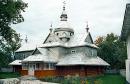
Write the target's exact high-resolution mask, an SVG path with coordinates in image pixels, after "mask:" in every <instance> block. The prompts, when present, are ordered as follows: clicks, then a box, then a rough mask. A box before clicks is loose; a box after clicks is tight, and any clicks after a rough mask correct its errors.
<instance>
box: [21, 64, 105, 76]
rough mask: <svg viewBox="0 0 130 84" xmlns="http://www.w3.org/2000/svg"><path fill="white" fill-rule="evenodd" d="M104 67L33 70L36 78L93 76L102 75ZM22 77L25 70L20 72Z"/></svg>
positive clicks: (66, 67) (26, 73)
mask: <svg viewBox="0 0 130 84" xmlns="http://www.w3.org/2000/svg"><path fill="white" fill-rule="evenodd" d="M103 70H104V67H100V66H65V67H63V66H62V67H56V70H35V74H34V75H35V76H36V77H38V78H41V77H46V76H67V75H71V76H76V75H79V76H81V77H83V76H95V75H99V74H103ZM21 74H22V75H28V71H27V70H22V71H21Z"/></svg>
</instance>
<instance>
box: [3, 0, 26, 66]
mask: <svg viewBox="0 0 130 84" xmlns="http://www.w3.org/2000/svg"><path fill="white" fill-rule="evenodd" d="M26 7H27V4H26V3H24V2H23V1H22V0H0V66H1V65H5V64H8V63H9V60H11V55H12V54H13V53H14V51H15V50H16V49H18V48H19V47H20V37H19V35H18V34H17V33H16V31H15V30H14V29H12V28H11V24H18V23H20V22H23V21H24V18H23V17H22V15H21V12H24V9H25V8H26ZM2 60H6V61H2Z"/></svg>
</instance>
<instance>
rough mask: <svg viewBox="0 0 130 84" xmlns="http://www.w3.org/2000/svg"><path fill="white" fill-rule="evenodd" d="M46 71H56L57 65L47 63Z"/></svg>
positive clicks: (45, 65)
mask: <svg viewBox="0 0 130 84" xmlns="http://www.w3.org/2000/svg"><path fill="white" fill-rule="evenodd" d="M44 69H45V70H53V69H55V63H45V64H44Z"/></svg>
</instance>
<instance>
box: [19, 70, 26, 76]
mask: <svg viewBox="0 0 130 84" xmlns="http://www.w3.org/2000/svg"><path fill="white" fill-rule="evenodd" d="M20 73H21V75H22V76H24V75H28V70H21V72H20Z"/></svg>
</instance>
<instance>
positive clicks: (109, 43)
mask: <svg viewBox="0 0 130 84" xmlns="http://www.w3.org/2000/svg"><path fill="white" fill-rule="evenodd" d="M98 47H99V49H98V56H100V57H101V58H102V59H104V60H105V61H107V62H108V63H109V64H110V65H111V68H114V69H120V68H125V59H126V57H127V53H126V43H125V42H123V41H121V40H120V39H119V36H116V35H114V34H113V33H111V34H107V36H106V37H104V38H103V41H102V42H101V43H99V44H98Z"/></svg>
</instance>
